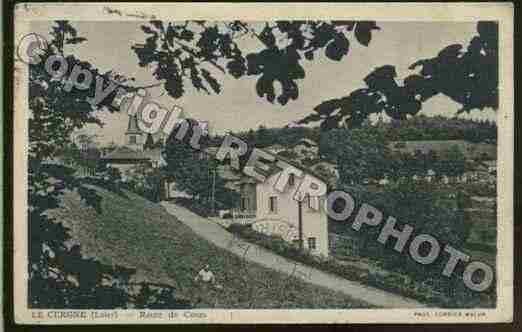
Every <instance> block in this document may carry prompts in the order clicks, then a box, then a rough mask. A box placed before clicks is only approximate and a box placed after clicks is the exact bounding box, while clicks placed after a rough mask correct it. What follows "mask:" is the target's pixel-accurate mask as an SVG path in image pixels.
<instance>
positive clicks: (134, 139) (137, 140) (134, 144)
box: [125, 115, 145, 150]
mask: <svg viewBox="0 0 522 332" xmlns="http://www.w3.org/2000/svg"><path fill="white" fill-rule="evenodd" d="M125 137H126V141H125V145H126V146H128V147H129V148H131V149H133V150H143V143H144V139H145V133H144V132H143V131H141V129H140V127H139V126H138V117H137V116H136V115H129V123H128V125H127V131H126V132H125Z"/></svg>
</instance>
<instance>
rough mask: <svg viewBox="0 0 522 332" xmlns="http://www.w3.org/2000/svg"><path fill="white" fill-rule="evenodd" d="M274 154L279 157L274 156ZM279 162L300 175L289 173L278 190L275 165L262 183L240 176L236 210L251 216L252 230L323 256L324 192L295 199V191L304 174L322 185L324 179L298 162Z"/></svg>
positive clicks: (325, 247)
mask: <svg viewBox="0 0 522 332" xmlns="http://www.w3.org/2000/svg"><path fill="white" fill-rule="evenodd" d="M274 157H275V158H276V159H278V160H282V159H281V158H280V157H278V156H276V155H274ZM282 161H284V162H285V163H288V164H290V165H292V166H293V167H295V168H297V169H299V170H300V171H302V175H301V177H297V176H295V175H293V174H290V176H289V177H288V181H287V183H286V186H285V189H284V190H283V191H282V192H281V191H279V190H277V189H276V186H275V184H276V182H277V181H278V179H279V177H280V175H281V173H282V170H281V169H280V168H277V167H271V169H270V170H269V171H268V172H267V173H266V174H265V176H266V180H265V181H263V182H258V181H256V180H254V179H253V178H244V179H242V180H241V181H240V183H239V193H240V203H239V211H240V212H241V213H244V214H245V215H246V216H251V218H253V220H252V222H251V224H252V228H253V229H254V230H256V231H259V232H262V233H265V234H268V235H277V236H280V237H281V238H283V239H284V240H286V241H288V242H291V243H294V244H295V245H296V246H301V248H302V249H305V250H308V251H310V253H312V254H315V255H322V256H325V257H326V256H328V254H329V249H328V248H329V244H328V216H327V214H326V211H325V209H324V202H325V199H326V195H324V196H321V197H319V196H309V195H307V196H306V197H303V199H302V200H301V201H298V200H296V199H295V193H296V191H297V189H298V188H299V185H300V184H301V180H302V179H303V176H304V175H305V174H306V175H308V176H312V177H313V178H314V181H316V183H322V184H324V185H326V184H327V180H325V179H323V178H321V177H320V176H318V175H316V174H314V173H313V171H311V170H309V169H307V168H304V167H302V166H300V165H295V164H292V163H290V162H289V161H287V160H282Z"/></svg>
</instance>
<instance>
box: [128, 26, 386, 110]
mask: <svg viewBox="0 0 522 332" xmlns="http://www.w3.org/2000/svg"><path fill="white" fill-rule="evenodd" d="M263 24H264V28H262V29H258V26H260V24H259V23H258V24H257V25H254V24H252V23H248V22H243V21H231V22H220V23H216V22H208V21H186V22H162V21H151V22H150V23H149V24H147V25H143V26H142V30H143V31H144V32H145V34H147V35H148V36H149V37H148V38H146V40H145V42H144V43H138V44H135V45H133V46H132V49H133V50H134V52H135V53H136V55H137V56H138V59H139V64H140V66H148V65H151V64H153V65H154V71H153V75H154V77H155V78H157V79H158V80H161V81H163V82H164V83H163V86H164V88H165V90H166V91H167V93H168V94H169V95H170V96H172V97H174V98H179V97H181V96H182V95H183V94H184V93H185V89H186V86H187V81H188V82H190V83H191V84H192V86H193V87H194V88H195V89H196V90H198V91H200V90H202V91H205V92H207V93H211V91H212V92H214V93H220V92H221V84H220V83H219V81H218V80H217V79H216V77H215V75H216V73H217V74H229V75H232V76H233V77H235V78H240V77H242V76H245V75H248V76H257V77H258V80H257V84H256V91H257V94H258V95H259V97H262V98H266V99H267V100H268V101H269V102H271V103H273V102H274V100H276V99H277V102H278V103H280V104H281V105H285V104H286V103H287V102H288V101H289V100H295V99H297V97H298V96H299V87H298V85H297V82H296V81H297V80H300V79H304V78H305V70H304V68H303V67H302V65H301V62H302V60H303V56H304V58H305V59H306V60H309V61H311V60H313V59H314V57H315V56H316V55H317V53H318V52H320V51H321V52H322V51H324V54H325V55H326V56H327V57H328V58H329V59H331V60H333V61H340V60H341V59H343V58H344V56H346V55H347V54H348V53H349V50H350V41H349V39H348V36H350V35H354V36H355V39H357V41H358V42H359V43H360V44H362V45H365V46H368V44H369V43H370V41H371V38H372V30H378V29H379V27H377V25H376V24H375V22H373V21H359V22H356V21H275V22H264V23H263ZM242 36H252V37H255V38H257V40H258V41H259V49H258V50H256V51H253V52H250V53H246V54H245V50H242V49H241V45H240V43H238V42H237V39H238V38H240V37H242ZM211 70H212V72H211ZM276 81H277V82H279V83H280V85H281V87H282V92H281V94H280V95H278V96H276V91H275V88H274V83H275V82H276Z"/></svg>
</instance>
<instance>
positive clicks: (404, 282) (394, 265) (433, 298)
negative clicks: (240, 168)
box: [228, 224, 495, 308]
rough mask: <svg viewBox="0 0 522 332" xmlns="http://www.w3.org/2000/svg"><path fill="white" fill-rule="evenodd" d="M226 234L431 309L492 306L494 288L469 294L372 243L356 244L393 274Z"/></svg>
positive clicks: (457, 282) (278, 242)
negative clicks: (414, 299) (380, 272)
mask: <svg viewBox="0 0 522 332" xmlns="http://www.w3.org/2000/svg"><path fill="white" fill-rule="evenodd" d="M228 230H229V231H230V232H232V233H234V234H236V235H237V236H239V237H241V238H244V239H245V240H246V241H248V242H251V243H254V244H257V245H259V246H261V247H264V248H266V249H269V250H272V251H274V252H275V253H277V254H279V255H281V256H284V257H287V258H289V259H292V260H294V261H298V262H301V263H303V264H306V265H309V266H311V267H314V268H317V269H320V270H323V271H326V272H330V273H332V274H336V275H338V276H340V277H343V278H346V279H349V280H357V281H361V282H364V283H367V284H369V285H371V286H375V287H377V288H381V289H384V290H387V291H390V292H394V293H398V294H401V295H404V296H408V297H412V298H416V299H418V300H419V301H421V302H426V303H429V304H431V305H436V306H440V307H445V308H476V307H482V308H484V307H494V306H495V296H494V295H495V293H494V292H495V285H492V286H491V287H490V291H488V292H486V293H476V292H473V291H471V290H469V289H467V288H466V287H465V286H464V285H463V282H462V280H461V279H459V278H457V277H453V278H451V279H448V278H445V277H443V276H441V275H440V271H442V268H441V267H440V266H436V267H435V269H438V271H436V273H434V272H433V269H428V268H427V267H426V266H419V264H417V263H415V262H413V261H411V262H410V261H408V259H409V257H408V258H405V255H402V254H398V253H396V255H393V253H395V252H394V251H393V250H382V246H380V247H381V248H378V247H377V246H375V247H373V246H371V245H369V244H370V243H375V242H376V241H375V240H368V241H365V242H363V241H361V242H360V243H366V244H367V246H366V248H365V249H366V254H367V255H369V256H371V257H373V258H374V259H376V260H377V262H378V265H382V266H383V267H385V268H386V269H390V270H391V271H394V272H390V273H389V274H386V275H382V274H379V273H378V272H375V271H370V270H369V269H365V268H362V267H359V266H355V265H354V264H348V265H347V264H342V263H341V262H339V261H337V260H336V259H335V258H325V257H317V256H314V255H312V254H310V253H309V252H307V251H301V250H299V249H298V248H297V247H296V246H295V245H292V244H290V243H288V242H286V241H284V240H283V239H282V238H280V237H277V236H269V235H266V234H263V233H259V232H256V231H254V230H253V229H252V228H251V226H249V225H237V224H232V225H230V226H229V228H228ZM376 236H377V235H376ZM375 238H376V237H375ZM379 245H380V244H379ZM379 249H381V250H379ZM409 260H411V259H409ZM379 262H380V263H379Z"/></svg>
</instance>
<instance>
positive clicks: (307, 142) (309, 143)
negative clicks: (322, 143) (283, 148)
mask: <svg viewBox="0 0 522 332" xmlns="http://www.w3.org/2000/svg"><path fill="white" fill-rule="evenodd" d="M300 144H304V145H306V146H307V147H312V146H317V143H316V142H314V141H312V140H311V139H309V138H302V139H300V140H299V142H298V143H297V145H300Z"/></svg>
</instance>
